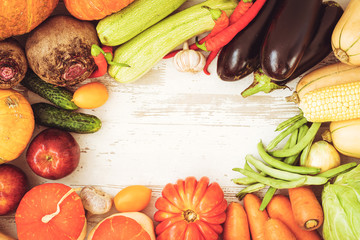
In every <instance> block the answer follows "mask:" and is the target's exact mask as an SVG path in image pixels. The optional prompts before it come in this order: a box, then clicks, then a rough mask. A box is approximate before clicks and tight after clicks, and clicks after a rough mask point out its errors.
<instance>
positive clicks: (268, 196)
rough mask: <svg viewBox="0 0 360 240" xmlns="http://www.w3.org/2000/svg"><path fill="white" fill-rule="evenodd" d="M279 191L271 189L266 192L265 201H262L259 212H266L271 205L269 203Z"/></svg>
mask: <svg viewBox="0 0 360 240" xmlns="http://www.w3.org/2000/svg"><path fill="white" fill-rule="evenodd" d="M276 191H277V189H276V188H273V187H269V188H268V190H267V191H266V193H265V195H264V198H263V200H262V201H261V205H260V208H259V210H260V211H264V210H265V208H266V207H267V205H268V204H269V202H270V201H271V199H272V197H273V196H274V194H275V192H276Z"/></svg>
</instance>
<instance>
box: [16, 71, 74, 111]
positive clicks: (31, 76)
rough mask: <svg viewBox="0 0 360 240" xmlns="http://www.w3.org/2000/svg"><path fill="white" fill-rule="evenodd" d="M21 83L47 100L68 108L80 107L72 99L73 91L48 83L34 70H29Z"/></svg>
mask: <svg viewBox="0 0 360 240" xmlns="http://www.w3.org/2000/svg"><path fill="white" fill-rule="evenodd" d="M21 84H22V85H23V86H25V87H26V88H27V89H29V90H30V91H32V92H34V93H36V94H38V95H39V96H41V97H43V98H45V99H46V100H48V101H50V102H52V103H53V104H55V105H56V106H59V107H61V108H63V109H67V110H76V109H78V108H79V107H78V106H76V105H75V103H74V102H73V101H71V100H72V98H73V93H72V92H71V91H69V90H67V89H66V88H62V87H58V86H55V85H53V84H50V83H47V82H45V81H44V80H42V79H41V78H39V77H38V76H37V75H36V74H35V73H34V72H33V71H31V70H28V71H27V73H26V76H25V78H24V79H23V80H22V81H21Z"/></svg>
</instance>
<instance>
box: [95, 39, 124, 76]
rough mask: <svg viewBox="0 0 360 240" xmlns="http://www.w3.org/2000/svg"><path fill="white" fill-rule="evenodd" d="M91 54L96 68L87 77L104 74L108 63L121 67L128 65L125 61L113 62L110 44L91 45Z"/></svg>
mask: <svg viewBox="0 0 360 240" xmlns="http://www.w3.org/2000/svg"><path fill="white" fill-rule="evenodd" d="M91 55H92V56H93V58H94V61H95V64H96V66H97V69H96V70H95V71H94V72H93V73H92V74H91V75H90V77H89V78H95V77H101V76H104V75H105V74H106V72H107V69H108V65H117V66H121V67H130V66H129V65H127V64H125V63H116V62H113V61H112V60H113V48H112V47H110V46H105V45H104V46H102V47H99V46H98V45H96V44H93V45H92V46H91Z"/></svg>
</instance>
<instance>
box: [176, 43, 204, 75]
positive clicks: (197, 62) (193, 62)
mask: <svg viewBox="0 0 360 240" xmlns="http://www.w3.org/2000/svg"><path fill="white" fill-rule="evenodd" d="M205 63H206V59H205V57H204V55H203V54H202V53H201V52H198V51H195V50H192V49H189V44H188V43H187V42H185V43H184V47H183V50H181V51H180V52H178V53H177V54H176V55H175V57H174V64H175V67H176V69H177V70H178V71H180V72H192V73H196V72H199V71H201V70H202V69H203V68H204V66H205Z"/></svg>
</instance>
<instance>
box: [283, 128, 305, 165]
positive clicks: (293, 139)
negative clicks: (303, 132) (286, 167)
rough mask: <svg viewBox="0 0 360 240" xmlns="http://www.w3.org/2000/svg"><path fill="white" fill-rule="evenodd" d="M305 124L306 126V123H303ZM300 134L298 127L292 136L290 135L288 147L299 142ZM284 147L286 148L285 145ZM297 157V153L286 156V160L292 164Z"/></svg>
mask: <svg viewBox="0 0 360 240" xmlns="http://www.w3.org/2000/svg"><path fill="white" fill-rule="evenodd" d="M303 126H304V125H303ZM298 135H299V129H296V130H295V131H293V132H292V133H291V136H290V138H289V145H288V147H287V148H290V147H293V146H294V145H295V144H296V143H297V141H298ZM284 148H285V147H284ZM297 157H298V155H297V154H295V155H292V156H290V157H286V158H285V159H284V162H285V163H287V164H291V165H292V163H293V162H295V160H296V158H297Z"/></svg>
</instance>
